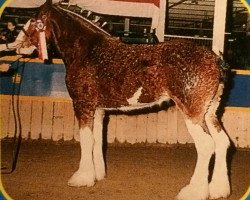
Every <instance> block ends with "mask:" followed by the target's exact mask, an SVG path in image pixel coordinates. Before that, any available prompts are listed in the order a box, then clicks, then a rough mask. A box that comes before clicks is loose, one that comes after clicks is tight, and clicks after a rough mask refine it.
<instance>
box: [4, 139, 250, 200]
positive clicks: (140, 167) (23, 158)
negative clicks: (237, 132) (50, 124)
mask: <svg viewBox="0 0 250 200" xmlns="http://www.w3.org/2000/svg"><path fill="white" fill-rule="evenodd" d="M10 155H11V143H10V141H9V140H3V141H2V163H3V164H6V163H7V161H8V159H10ZM79 158H80V146H79V144H78V143H74V142H59V143H54V142H48V141H23V142H22V146H21V151H20V156H19V159H18V163H17V169H16V171H15V172H14V173H13V174H10V175H2V183H3V185H4V188H5V190H6V191H7V193H8V194H9V195H10V196H11V197H12V198H13V199H15V200H26V199H27V200H45V199H46V200H53V199H59V200H64V199H65V200H80V199H81V200H85V199H86V200H94V199H95V200H118V199H119V200H158V199H164V200H173V199H174V198H175V196H176V195H177V193H178V192H179V190H180V189H181V188H182V187H183V186H185V185H186V184H187V183H188V182H189V180H190V177H191V175H192V173H193V170H194V167H195V162H196V151H195V148H194V146H193V145H171V146H169V145H153V146H152V145H146V144H137V145H128V144H127V145H126V144H125V145H124V144H123V145H122V144H112V145H108V148H107V153H106V164H107V178H106V179H105V180H102V181H100V182H97V183H96V184H95V186H94V187H90V188H86V187H81V188H73V187H69V186H67V181H68V179H69V178H70V176H71V175H72V174H73V172H74V171H75V170H77V167H78V163H79ZM249 169H250V151H249V150H244V149H238V150H237V151H236V152H234V153H233V157H232V159H231V170H230V171H231V182H232V195H231V196H230V198H228V199H230V200H237V199H239V198H240V197H242V196H243V194H244V193H245V192H246V190H247V188H248V187H249V184H250V171H249Z"/></svg>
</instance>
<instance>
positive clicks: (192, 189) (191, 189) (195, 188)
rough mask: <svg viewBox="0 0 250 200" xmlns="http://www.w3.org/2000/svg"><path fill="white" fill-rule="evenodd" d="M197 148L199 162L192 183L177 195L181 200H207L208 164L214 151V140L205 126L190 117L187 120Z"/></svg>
mask: <svg viewBox="0 0 250 200" xmlns="http://www.w3.org/2000/svg"><path fill="white" fill-rule="evenodd" d="M185 122H186V125H187V129H188V131H189V133H190V134H191V136H192V138H193V140H194V143H195V147H196V150H197V162H196V167H195V171H194V174H193V176H192V178H191V180H190V183H189V184H188V185H187V186H186V187H184V188H183V189H182V190H181V191H180V193H179V194H178V196H177V199H179V200H203V199H204V200H205V199H207V198H208V195H209V189H208V173H209V171H208V166H209V162H210V158H211V156H212V154H213V153H214V148H215V147H214V141H213V139H212V137H211V136H210V135H209V133H206V132H205V131H204V129H203V127H202V126H201V125H199V124H195V123H194V122H192V120H190V119H186V120H185Z"/></svg>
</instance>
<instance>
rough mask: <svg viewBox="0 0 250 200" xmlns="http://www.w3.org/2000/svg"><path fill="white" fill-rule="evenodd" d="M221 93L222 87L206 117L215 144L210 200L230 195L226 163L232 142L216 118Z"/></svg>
mask: <svg viewBox="0 0 250 200" xmlns="http://www.w3.org/2000/svg"><path fill="white" fill-rule="evenodd" d="M221 92H222V87H219V90H218V93H217V96H215V98H214V99H213V101H212V103H211V106H210V107H209V109H208V112H207V114H206V116H205V120H206V124H207V127H208V129H209V132H210V134H211V136H212V138H213V140H214V142H215V166H214V171H213V176H212V181H211V182H210V184H209V197H210V199H217V198H221V197H224V198H226V197H227V196H229V195H230V184H229V180H228V173H227V161H226V158H227V149H228V147H229V145H230V141H229V138H228V136H227V135H226V133H225V131H224V130H223V128H222V127H221V125H220V123H219V121H218V119H217V116H216V110H217V108H218V106H219V101H220V93H221Z"/></svg>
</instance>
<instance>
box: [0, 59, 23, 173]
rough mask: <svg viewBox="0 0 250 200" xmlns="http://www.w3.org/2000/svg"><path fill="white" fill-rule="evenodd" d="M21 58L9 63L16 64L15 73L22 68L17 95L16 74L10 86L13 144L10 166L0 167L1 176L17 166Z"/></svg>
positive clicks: (20, 138) (19, 134)
mask: <svg viewBox="0 0 250 200" xmlns="http://www.w3.org/2000/svg"><path fill="white" fill-rule="evenodd" d="M21 58H22V57H20V58H18V59H17V60H15V61H14V62H12V63H11V65H12V64H14V63H15V62H17V68H16V71H17V72H18V70H19V68H20V67H22V69H21V72H20V75H21V79H20V83H19V87H18V89H17V93H16V95H15V91H16V80H17V75H18V73H16V74H15V76H14V83H13V85H12V95H11V97H12V98H11V105H12V112H13V116H14V124H15V129H14V130H15V131H14V137H13V142H12V157H11V164H10V167H6V166H1V170H2V174H11V173H12V172H14V171H15V169H16V165H17V160H18V155H19V151H20V147H21V141H22V124H21V116H20V109H19V108H20V106H19V96H20V91H21V84H22V80H23V78H22V77H23V74H24V68H25V64H26V62H23V64H22V65H20V62H19V61H20V59H21ZM15 96H16V101H15Z"/></svg>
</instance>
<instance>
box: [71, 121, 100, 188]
mask: <svg viewBox="0 0 250 200" xmlns="http://www.w3.org/2000/svg"><path fill="white" fill-rule="evenodd" d="M92 121H93V119H92ZM89 124H93V123H91V122H89V123H87V124H80V133H79V134H80V146H81V159H80V164H79V169H78V170H77V171H76V172H75V173H74V174H73V176H72V177H71V178H70V179H69V181H68V185H69V186H74V187H81V186H88V187H90V186H93V185H94V184H95V167H94V162H93V146H94V135H93V130H92V126H91V125H89Z"/></svg>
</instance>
